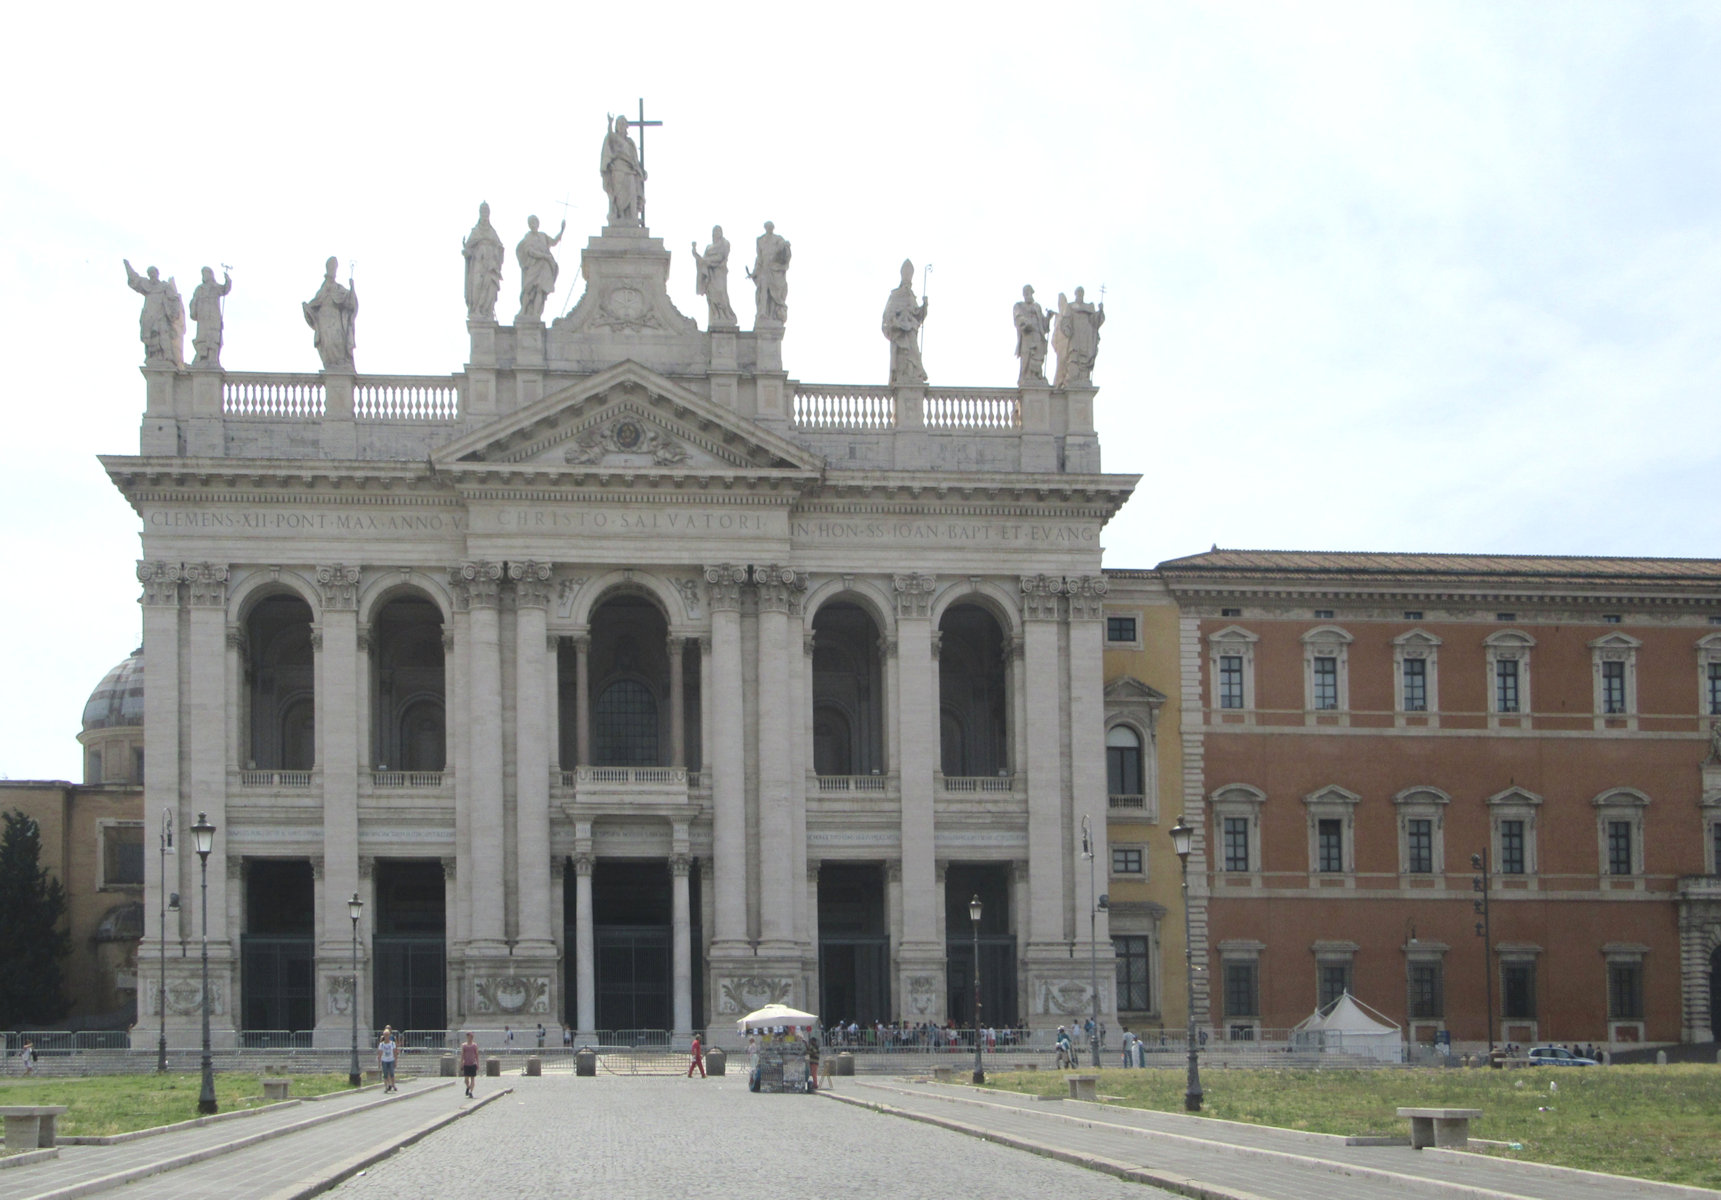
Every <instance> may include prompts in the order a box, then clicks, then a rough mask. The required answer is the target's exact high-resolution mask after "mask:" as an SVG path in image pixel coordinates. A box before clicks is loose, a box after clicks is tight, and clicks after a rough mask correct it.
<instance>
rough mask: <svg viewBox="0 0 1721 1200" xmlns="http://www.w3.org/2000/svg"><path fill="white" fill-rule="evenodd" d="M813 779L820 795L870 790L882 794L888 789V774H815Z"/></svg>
mask: <svg viewBox="0 0 1721 1200" xmlns="http://www.w3.org/2000/svg"><path fill="white" fill-rule="evenodd" d="M813 779H814V781H815V786H816V787H817V788H818V791H819V794H820V795H822V796H823V795H833V794H838V793H842V792H872V793H877V794H878V795H883V794H884V793H886V792H888V791H889V790H890V777H889V776H888V775H815V776H813Z"/></svg>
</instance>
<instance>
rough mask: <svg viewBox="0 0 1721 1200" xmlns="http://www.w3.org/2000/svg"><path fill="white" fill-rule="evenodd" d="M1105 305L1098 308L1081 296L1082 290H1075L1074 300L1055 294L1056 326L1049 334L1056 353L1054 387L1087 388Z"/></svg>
mask: <svg viewBox="0 0 1721 1200" xmlns="http://www.w3.org/2000/svg"><path fill="white" fill-rule="evenodd" d="M1105 320H1106V306H1105V302H1104V301H1103V300H1102V301H1101V302H1100V305H1099V307H1098V308H1095V307H1094V306H1093V305H1091V304H1089V303H1088V302H1087V301H1086V300H1084V299H1082V289H1081V288H1077V289H1076V298H1075V302H1074V303H1071V302H1070V301H1068V300H1066V299H1065V298H1064V294H1063V293H1062V292H1059V293H1058V327H1057V329H1056V330H1055V331H1054V332H1053V334H1052V346H1053V348H1054V349H1056V350H1057V352H1058V377H1057V380H1056V383H1055V386H1057V387H1088V386H1090V385H1091V383H1092V375H1093V369H1094V359H1095V358H1097V357H1098V356H1099V352H1100V326H1101V325H1104V324H1105Z"/></svg>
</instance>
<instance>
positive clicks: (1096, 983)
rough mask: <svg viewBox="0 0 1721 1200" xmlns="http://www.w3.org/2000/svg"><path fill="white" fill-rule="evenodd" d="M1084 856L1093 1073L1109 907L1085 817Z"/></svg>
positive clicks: (1097, 1049)
mask: <svg viewBox="0 0 1721 1200" xmlns="http://www.w3.org/2000/svg"><path fill="white" fill-rule="evenodd" d="M1082 857H1083V858H1085V859H1087V860H1088V990H1089V994H1090V995H1091V996H1092V998H1093V1010H1094V1011H1093V1016H1092V1018H1091V1021H1092V1023H1093V1027H1092V1028H1091V1029H1089V1030H1088V1044H1089V1048H1090V1049H1092V1051H1093V1056H1094V1070H1096V1071H1097V1070H1099V1066H1100V957H1099V955H1100V949H1099V915H1100V910H1101V909H1102V908H1105V907H1106V898H1105V897H1104V896H1101V895H1099V894H1098V893H1097V892H1096V891H1095V888H1096V887H1097V885H1096V884H1095V883H1094V840H1093V833H1092V831H1091V830H1090V829H1089V827H1088V819H1087V818H1086V817H1085V816H1084V817H1083V818H1082Z"/></svg>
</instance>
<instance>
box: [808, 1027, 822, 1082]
mask: <svg viewBox="0 0 1721 1200" xmlns="http://www.w3.org/2000/svg"><path fill="white" fill-rule="evenodd" d="M807 1090H808V1091H811V1092H816V1091H818V1090H819V1039H818V1038H816V1037H814V1036H813V1035H812V1034H808V1035H807Z"/></svg>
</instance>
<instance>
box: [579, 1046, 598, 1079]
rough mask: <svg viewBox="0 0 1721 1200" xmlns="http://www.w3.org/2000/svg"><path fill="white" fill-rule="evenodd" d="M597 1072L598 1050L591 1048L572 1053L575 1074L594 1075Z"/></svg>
mask: <svg viewBox="0 0 1721 1200" xmlns="http://www.w3.org/2000/svg"><path fill="white" fill-rule="evenodd" d="M597 1073H598V1052H597V1051H596V1050H593V1049H591V1048H589V1047H588V1048H586V1049H584V1050H581V1051H580V1052H579V1053H578V1054H576V1055H574V1074H575V1075H596V1074H597Z"/></svg>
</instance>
